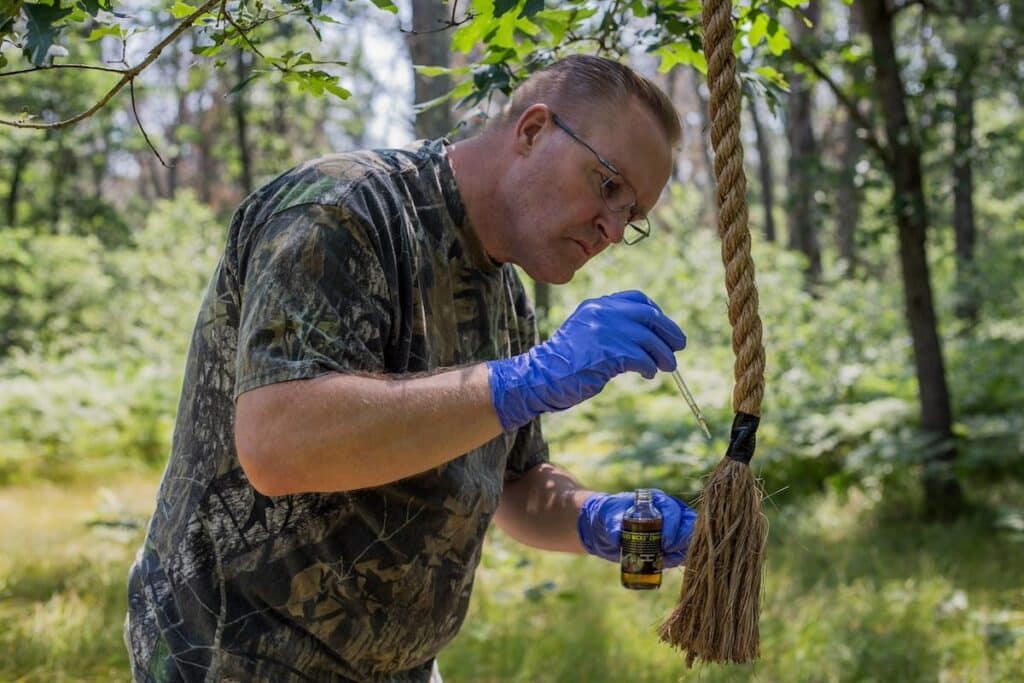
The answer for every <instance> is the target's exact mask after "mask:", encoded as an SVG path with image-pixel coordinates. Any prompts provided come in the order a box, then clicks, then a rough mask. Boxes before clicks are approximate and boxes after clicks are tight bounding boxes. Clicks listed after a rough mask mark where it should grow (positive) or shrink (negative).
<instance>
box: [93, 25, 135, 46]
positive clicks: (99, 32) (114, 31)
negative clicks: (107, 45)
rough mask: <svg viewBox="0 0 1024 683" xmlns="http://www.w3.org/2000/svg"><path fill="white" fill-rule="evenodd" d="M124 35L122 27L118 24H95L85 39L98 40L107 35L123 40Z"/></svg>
mask: <svg viewBox="0 0 1024 683" xmlns="http://www.w3.org/2000/svg"><path fill="white" fill-rule="evenodd" d="M126 35H127V34H126V33H125V30H124V27H122V26H121V25H120V24H109V25H107V26H97V27H96V28H94V29H93V30H92V33H90V34H89V37H88V38H86V41H88V42H90V43H91V42H94V41H97V40H99V39H100V38H106V37H107V36H114V37H115V38H118V39H120V40H124V38H125V36H126Z"/></svg>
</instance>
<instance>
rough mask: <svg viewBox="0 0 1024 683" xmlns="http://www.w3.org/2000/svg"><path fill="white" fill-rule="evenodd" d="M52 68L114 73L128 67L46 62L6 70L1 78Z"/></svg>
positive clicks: (0, 74)
mask: <svg viewBox="0 0 1024 683" xmlns="http://www.w3.org/2000/svg"><path fill="white" fill-rule="evenodd" d="M50 69H86V70H89V71H107V72H109V73H113V74H123V73H126V72H127V69H115V68H113V67H110V66H98V65H96V64H46V65H44V66H33V67H31V68H29V69H18V70H17V71H4V72H2V73H0V78H4V77H5V76H17V75H19V74H30V73H34V72H36V71H49V70H50Z"/></svg>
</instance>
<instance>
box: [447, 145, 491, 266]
mask: <svg viewBox="0 0 1024 683" xmlns="http://www.w3.org/2000/svg"><path fill="white" fill-rule="evenodd" d="M498 157H499V155H497V154H494V149H493V146H492V144H491V143H490V141H488V140H487V139H486V134H481V135H477V136H474V137H471V138H468V139H466V140H460V141H459V142H457V143H455V144H454V145H452V146H450V147H449V148H448V160H449V163H451V167H452V173H453V175H454V176H455V185H456V186H457V187H458V188H459V196H460V197H461V198H462V204H463V206H465V207H466V215H467V216H468V217H469V224H470V226H472V228H473V231H474V232H475V233H476V236H477V239H479V240H480V244H481V245H482V246H483V248H484V252H485V253H486V254H487V255H488V257H490V259H491V260H492V261H495V262H502V261H504V259H503V258H501V254H502V252H503V249H502V244H501V232H500V231H499V227H500V221H499V219H498V217H499V216H500V215H501V214H502V213H503V210H502V208H501V205H500V197H499V196H498V193H497V189H498V188H497V183H496V182H495V179H496V178H497V177H498V175H497V168H496V166H497V165H496V164H495V163H494V162H495V160H496V159H497V158H498ZM498 165H500V164H498Z"/></svg>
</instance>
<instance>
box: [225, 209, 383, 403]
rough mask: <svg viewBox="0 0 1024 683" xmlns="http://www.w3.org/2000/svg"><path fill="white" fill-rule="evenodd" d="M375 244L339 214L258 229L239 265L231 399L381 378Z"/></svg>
mask: <svg viewBox="0 0 1024 683" xmlns="http://www.w3.org/2000/svg"><path fill="white" fill-rule="evenodd" d="M371 237H372V235H371V234H370V233H369V232H368V231H367V230H366V229H364V227H363V225H362V224H361V223H360V222H359V221H356V220H355V219H353V217H352V216H351V214H349V213H348V212H347V211H345V210H344V209H342V208H339V207H332V206H323V205H318V204H306V205H302V206H298V207H294V208H290V209H287V210H285V211H282V212H280V213H278V214H276V215H275V216H273V217H272V218H270V219H269V220H268V221H267V222H266V223H265V224H263V225H262V226H261V227H260V229H259V230H258V232H257V233H256V234H255V236H254V237H253V242H252V243H251V244H250V245H249V246H248V249H247V250H246V251H247V252H248V253H247V256H246V257H245V259H244V263H240V264H239V272H241V273H243V276H242V282H241V283H240V290H241V293H240V299H241V308H240V313H239V318H240V320H239V330H238V352H237V357H236V361H235V371H236V372H235V387H234V390H235V396H236V397H237V396H238V395H239V394H242V393H244V392H246V391H249V390H251V389H255V388H257V387H261V386H264V385H267V384H273V383H276V382H285V381H290V380H297V379H309V378H312V377H316V376H318V375H321V374H324V373H326V372H332V371H333V372H369V373H379V372H383V371H384V354H385V346H386V344H387V340H388V337H389V330H390V329H391V318H392V315H391V307H390V304H389V301H390V296H389V291H390V290H389V287H388V279H387V277H386V274H385V273H384V271H383V269H382V267H381V259H380V258H379V256H378V254H377V251H376V248H375V246H374V245H375V244H378V242H376V241H374V240H372V239H371Z"/></svg>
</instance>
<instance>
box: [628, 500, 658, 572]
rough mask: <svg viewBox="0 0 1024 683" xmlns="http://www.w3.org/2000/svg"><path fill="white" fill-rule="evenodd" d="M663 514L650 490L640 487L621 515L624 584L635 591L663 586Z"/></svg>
mask: <svg viewBox="0 0 1024 683" xmlns="http://www.w3.org/2000/svg"><path fill="white" fill-rule="evenodd" d="M662 564H663V558H662V555H661V513H660V512H658V509H657V508H655V507H654V505H653V504H652V503H651V492H650V490H649V489H638V490H637V492H636V499H635V500H634V502H633V507H631V508H629V509H628V510H626V514H625V515H623V517H622V552H621V566H622V585H623V586H625V587H626V588H631V589H633V590H652V589H655V588H659V587H661V568H662Z"/></svg>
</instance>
